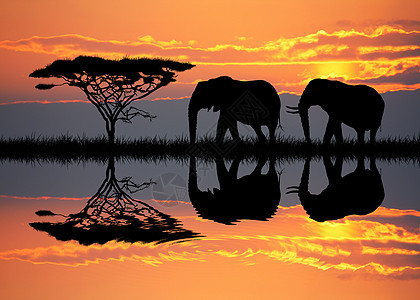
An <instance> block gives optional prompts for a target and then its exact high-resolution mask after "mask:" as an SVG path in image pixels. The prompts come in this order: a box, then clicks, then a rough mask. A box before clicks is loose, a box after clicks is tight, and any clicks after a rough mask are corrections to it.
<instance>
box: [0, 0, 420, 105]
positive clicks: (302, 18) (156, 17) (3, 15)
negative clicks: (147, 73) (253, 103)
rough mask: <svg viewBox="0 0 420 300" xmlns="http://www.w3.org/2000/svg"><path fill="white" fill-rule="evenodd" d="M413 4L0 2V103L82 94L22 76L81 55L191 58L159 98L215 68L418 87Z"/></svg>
mask: <svg viewBox="0 0 420 300" xmlns="http://www.w3.org/2000/svg"><path fill="white" fill-rule="evenodd" d="M418 11H420V3H419V2H418V1H406V0H405V1H390V0H387V1H365V0H357V1H351V2H349V3H347V4H346V3H341V2H337V1H333V0H327V1H316V2H315V1H299V0H297V1H289V2H288V3H283V2H279V1H274V0H273V1H258V2H255V1H211V2H206V3H203V2H198V1H159V2H155V1H147V2H146V1H141V2H139V1H119V2H118V6H117V5H116V4H115V2H113V1H89V2H88V3H87V2H85V1H71V2H69V1H60V2H56V1H46V0H42V1H36V2H33V1H10V2H2V3H1V4H0V20H1V22H2V23H3V24H2V25H3V26H2V28H4V29H3V30H2V31H1V32H0V59H1V60H0V66H1V68H0V102H3V103H5V102H13V101H31V100H46V99H47V100H48V99H49V100H73V99H84V95H82V94H81V93H78V92H76V91H70V90H71V89H69V88H63V89H61V91H59V92H56V91H54V92H52V91H51V92H47V93H46V92H45V91H36V90H35V89H34V85H36V84H37V83H39V80H36V79H30V78H28V77H27V76H28V74H29V73H30V72H31V71H33V70H34V69H35V68H39V67H43V66H45V65H46V64H47V63H50V62H52V61H53V60H55V59H57V58H64V57H69V58H74V57H75V56H77V55H81V54H86V55H100V56H105V57H122V56H124V55H132V56H149V57H156V56H159V57H170V58H176V59H179V60H183V61H190V62H193V63H195V64H197V67H196V68H194V69H192V70H190V71H186V72H185V73H183V74H181V75H180V76H179V77H178V82H177V83H175V84H171V85H170V86H168V87H166V88H165V92H164V93H161V94H159V97H186V96H189V95H190V94H191V91H192V90H193V88H194V86H195V84H196V82H197V81H198V80H205V79H208V78H212V77H216V76H219V75H230V76H232V77H234V78H237V79H242V80H251V79H265V80H268V81H269V82H271V83H272V84H274V86H275V87H276V89H277V91H278V92H279V93H284V92H288V93H296V94H300V93H301V92H302V91H303V89H304V87H305V85H306V84H307V82H308V81H309V80H310V79H312V78H316V77H325V78H337V79H340V80H343V81H346V82H348V83H354V84H356V83H365V84H368V85H372V86H374V87H375V88H377V89H378V90H379V91H380V92H386V91H390V90H401V89H418V88H420V75H419V74H420V64H419V62H420V19H419V15H418ZM177 85H178V86H177ZM153 96H154V95H151V96H150V97H149V99H152V98H153Z"/></svg>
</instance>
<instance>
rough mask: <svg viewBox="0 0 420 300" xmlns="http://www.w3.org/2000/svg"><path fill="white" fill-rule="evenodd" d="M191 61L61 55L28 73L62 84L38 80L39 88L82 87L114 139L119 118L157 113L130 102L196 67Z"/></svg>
mask: <svg viewBox="0 0 420 300" xmlns="http://www.w3.org/2000/svg"><path fill="white" fill-rule="evenodd" d="M193 67H194V65H192V64H190V63H182V62H177V61H173V60H168V59H149V58H128V57H126V58H123V59H120V60H112V59H104V58H101V57H93V56H78V57H76V58H75V59H73V60H71V59H64V60H62V59H59V60H56V61H54V62H53V63H51V64H49V65H47V66H46V67H44V68H42V69H38V70H35V71H34V72H32V73H31V74H30V75H29V77H35V78H51V77H53V78H58V79H60V80H62V83H60V84H38V85H37V86H36V88H37V89H40V90H49V89H51V88H53V87H56V86H62V85H68V86H74V87H78V88H79V89H81V90H82V91H83V92H84V93H85V94H86V97H87V99H88V100H89V101H90V102H91V103H92V104H93V105H94V106H95V107H96V109H97V110H98V111H99V113H100V115H101V116H102V118H103V119H104V121H105V124H106V132H107V134H108V141H109V143H110V144H111V145H112V144H113V143H114V141H115V125H116V122H117V121H118V120H121V121H123V122H126V123H131V120H132V119H133V118H134V117H136V116H142V117H145V118H149V119H150V120H152V118H154V117H155V116H152V115H151V114H150V113H148V112H146V111H144V110H141V109H138V108H135V107H134V106H131V107H129V105H130V104H131V103H132V102H133V101H136V100H140V99H143V98H144V97H146V96H148V95H150V94H151V93H153V92H154V91H156V90H157V89H159V88H161V87H164V86H166V85H168V84H169V83H171V82H174V81H176V73H175V72H183V71H185V70H189V69H191V68H193Z"/></svg>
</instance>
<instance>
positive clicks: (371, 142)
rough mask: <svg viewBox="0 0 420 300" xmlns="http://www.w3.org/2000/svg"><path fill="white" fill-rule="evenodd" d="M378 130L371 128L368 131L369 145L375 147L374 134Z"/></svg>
mask: <svg viewBox="0 0 420 300" xmlns="http://www.w3.org/2000/svg"><path fill="white" fill-rule="evenodd" d="M378 129H379V128H372V129H371V130H370V141H369V143H370V145H375V143H376V133H377V132H378Z"/></svg>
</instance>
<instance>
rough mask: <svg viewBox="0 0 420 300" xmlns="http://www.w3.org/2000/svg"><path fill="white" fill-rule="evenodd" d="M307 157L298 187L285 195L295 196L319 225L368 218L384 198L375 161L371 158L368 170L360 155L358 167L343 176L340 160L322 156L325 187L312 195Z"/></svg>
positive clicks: (340, 157)
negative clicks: (365, 216) (354, 218)
mask: <svg viewBox="0 0 420 300" xmlns="http://www.w3.org/2000/svg"><path fill="white" fill-rule="evenodd" d="M310 161H311V159H310V158H307V160H306V162H305V166H304V169H303V173H302V178H301V182H300V185H299V186H298V187H289V188H288V189H291V190H289V191H288V192H287V193H298V195H299V199H300V202H301V204H302V206H303V208H304V209H305V211H306V213H307V214H308V215H309V217H310V218H311V219H313V220H315V221H318V222H324V221H328V220H337V219H341V218H344V217H346V216H348V215H367V214H370V213H372V212H374V211H375V210H376V209H377V208H378V207H379V206H380V205H381V203H382V201H383V200H384V198H385V191H384V187H383V184H382V178H381V174H380V173H379V171H378V169H377V168H376V164H375V158H374V157H370V169H366V168H365V163H364V156H362V155H361V156H359V157H358V160H357V167H356V169H355V170H354V171H353V172H352V173H349V174H347V175H346V176H344V177H342V176H341V172H342V166H343V157H342V156H338V157H337V158H336V161H335V164H333V163H332V161H331V157H330V156H328V155H324V156H323V162H324V166H325V171H326V173H327V177H328V182H329V184H328V186H327V187H326V188H325V189H324V190H323V191H322V192H321V193H320V194H319V195H314V194H311V193H310V192H309V190H308V186H309V168H310Z"/></svg>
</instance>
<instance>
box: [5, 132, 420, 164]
mask: <svg viewBox="0 0 420 300" xmlns="http://www.w3.org/2000/svg"><path fill="white" fill-rule="evenodd" d="M218 149H219V150H220V149H227V151H224V152H223V156H224V157H225V158H227V159H229V160H233V159H235V157H237V156H238V155H241V156H242V157H244V158H247V159H255V158H258V157H260V156H264V155H270V156H271V157H275V158H276V160H280V161H291V160H296V159H299V160H302V159H306V157H307V156H312V157H314V158H320V157H322V155H325V154H329V155H337V154H340V155H342V156H343V157H344V158H346V159H354V158H357V156H359V155H361V154H363V155H365V156H370V155H374V156H375V157H376V159H378V160H386V161H409V162H413V163H420V136H418V137H412V138H384V139H379V140H378V141H377V142H376V144H375V145H374V146H373V147H367V148H363V147H360V146H359V145H358V144H357V142H356V141H354V140H345V141H344V143H343V145H341V146H340V147H337V145H336V144H331V145H330V146H328V147H324V146H323V145H322V142H321V141H319V140H315V141H313V142H312V143H311V144H307V143H306V142H305V141H304V140H300V139H295V138H282V137H281V138H278V139H277V140H276V141H275V142H274V143H273V144H272V145H270V146H269V147H267V146H264V145H261V144H260V143H258V141H256V140H254V139H251V138H249V139H246V140H244V141H242V142H240V143H237V142H236V141H233V140H227V141H224V142H223V143H222V144H217V143H216V142H215V140H214V139H211V138H204V139H200V140H199V141H197V142H196V144H195V146H194V147H191V145H190V142H189V139H188V138H177V139H173V140H171V139H166V138H140V139H116V141H115V144H114V146H113V147H110V146H109V143H108V139H107V137H104V136H102V137H98V138H80V137H71V136H66V135H63V136H60V137H56V138H48V137H45V138H40V137H35V136H32V137H24V138H10V139H5V138H0V160H21V161H29V162H30V161H37V160H44V161H58V162H72V161H81V160H92V161H96V160H97V161H105V162H106V161H107V159H108V157H109V156H110V155H114V156H115V157H116V158H118V159H123V160H124V159H126V160H131V159H136V160H145V161H150V160H153V161H159V160H169V159H175V160H183V161H187V160H188V159H189V156H190V155H194V156H196V157H197V158H200V159H204V160H209V161H214V160H215V158H216V157H218V156H220V154H221V153H220V151H217V150H218ZM197 150H198V151H197Z"/></svg>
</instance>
